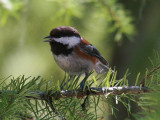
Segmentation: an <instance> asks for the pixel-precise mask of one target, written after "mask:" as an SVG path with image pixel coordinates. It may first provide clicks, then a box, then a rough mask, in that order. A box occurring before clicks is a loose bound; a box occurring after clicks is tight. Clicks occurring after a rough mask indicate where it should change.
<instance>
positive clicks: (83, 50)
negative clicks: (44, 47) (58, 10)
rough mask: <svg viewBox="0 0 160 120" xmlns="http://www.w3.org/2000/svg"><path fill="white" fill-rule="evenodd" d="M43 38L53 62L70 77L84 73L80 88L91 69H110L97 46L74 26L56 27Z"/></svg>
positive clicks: (100, 70)
mask: <svg viewBox="0 0 160 120" xmlns="http://www.w3.org/2000/svg"><path fill="white" fill-rule="evenodd" d="M44 39H47V40H45V41H44V42H49V44H50V47H51V52H52V54H53V56H54V59H55V62H56V63H57V64H58V66H59V67H60V68H61V69H62V70H64V71H65V72H66V73H67V74H69V76H70V79H71V78H72V77H73V76H74V75H80V74H85V77H84V79H83V80H82V81H81V83H80V89H83V88H84V85H85V82H86V80H87V78H88V76H89V73H90V72H91V71H92V70H95V71H96V72H97V73H98V74H104V73H106V72H107V71H108V70H109V69H110V68H109V64H108V62H107V60H106V59H105V58H104V57H103V56H102V55H101V54H100V52H99V51H98V50H97V48H96V47H95V46H93V45H92V44H91V43H89V42H88V41H87V40H86V39H85V38H84V37H82V36H81V35H80V33H79V32H78V30H76V29H75V28H74V27H70V26H60V27H56V28H54V29H52V30H51V32H50V35H49V36H47V37H45V38H44ZM62 88H63V87H62Z"/></svg>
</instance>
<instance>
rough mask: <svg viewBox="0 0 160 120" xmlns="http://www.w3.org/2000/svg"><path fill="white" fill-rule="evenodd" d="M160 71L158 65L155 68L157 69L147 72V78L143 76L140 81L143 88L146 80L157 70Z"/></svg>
mask: <svg viewBox="0 0 160 120" xmlns="http://www.w3.org/2000/svg"><path fill="white" fill-rule="evenodd" d="M159 69H160V65H159V66H157V67H155V68H154V69H153V70H152V71H151V72H149V74H147V76H145V77H144V78H143V79H142V81H141V83H140V84H141V85H142V86H143V87H144V86H145V83H146V79H147V78H150V76H151V75H152V74H153V73H154V72H156V71H157V70H159Z"/></svg>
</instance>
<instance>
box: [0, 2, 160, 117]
mask: <svg viewBox="0 0 160 120" xmlns="http://www.w3.org/2000/svg"><path fill="white" fill-rule="evenodd" d="M159 6H160V1H159V0H154V1H151V0H119V1H118V0H0V75H2V76H5V77H6V76H9V75H13V76H14V77H16V76H19V75H26V76H38V75H40V76H42V77H43V78H45V79H51V78H52V79H54V80H56V81H57V80H61V79H62V78H63V76H64V72H63V71H62V70H61V69H60V68H59V67H58V66H57V65H56V63H55V61H54V59H53V56H52V54H51V51H50V46H49V44H48V43H44V42H43V40H44V39H43V38H44V37H46V36H48V35H49V32H50V31H51V29H53V28H55V27H58V26H65V25H66V26H72V27H75V28H76V29H77V30H78V31H79V32H80V33H81V36H83V37H85V38H86V39H87V40H88V41H90V42H91V43H92V44H93V45H95V46H96V47H97V48H98V49H99V51H100V52H101V54H102V55H103V56H104V57H105V58H106V59H107V60H108V62H109V63H110V66H111V67H112V68H113V67H114V66H116V69H117V70H118V78H117V79H120V78H121V77H122V76H123V75H124V74H125V72H126V69H127V68H129V72H130V73H131V75H130V76H129V82H130V84H133V83H134V80H135V78H136V75H137V73H138V72H141V75H142V76H141V77H143V74H144V72H145V71H146V68H149V67H150V66H151V63H150V61H149V59H148V58H151V59H153V56H154V55H153V51H154V50H156V51H159V50H160V49H159V47H160V14H159ZM122 111H123V110H122ZM119 113H120V112H119ZM120 114H121V113H120ZM121 116H122V118H119V119H124V118H125V115H124V116H123V115H122V114H121ZM114 119H116V118H114Z"/></svg>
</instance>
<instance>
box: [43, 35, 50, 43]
mask: <svg viewBox="0 0 160 120" xmlns="http://www.w3.org/2000/svg"><path fill="white" fill-rule="evenodd" d="M47 38H51V37H50V36H47V37H45V38H43V39H47ZM51 41H52V40H51V39H49V40H45V41H43V42H51Z"/></svg>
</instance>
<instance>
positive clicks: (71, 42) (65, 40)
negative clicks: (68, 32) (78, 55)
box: [54, 36, 81, 48]
mask: <svg viewBox="0 0 160 120" xmlns="http://www.w3.org/2000/svg"><path fill="white" fill-rule="evenodd" d="M54 40H55V41H56V42H59V43H62V44H64V45H68V48H71V47H74V46H75V45H77V44H78V43H80V41H81V38H79V37H75V36H72V37H60V38H54Z"/></svg>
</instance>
